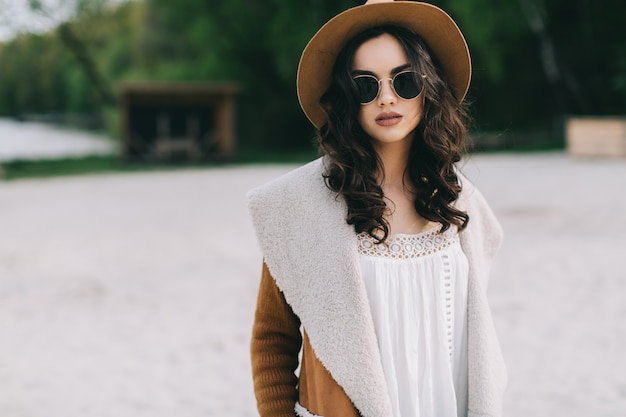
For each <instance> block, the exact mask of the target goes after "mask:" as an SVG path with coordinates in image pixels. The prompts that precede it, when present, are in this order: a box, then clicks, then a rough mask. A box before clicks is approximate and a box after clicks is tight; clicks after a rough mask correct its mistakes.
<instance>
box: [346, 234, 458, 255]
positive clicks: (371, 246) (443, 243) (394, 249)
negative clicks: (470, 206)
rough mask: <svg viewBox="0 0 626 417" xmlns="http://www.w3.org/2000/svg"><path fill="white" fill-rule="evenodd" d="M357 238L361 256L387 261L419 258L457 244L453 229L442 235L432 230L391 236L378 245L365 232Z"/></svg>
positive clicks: (456, 236) (456, 235)
mask: <svg viewBox="0 0 626 417" xmlns="http://www.w3.org/2000/svg"><path fill="white" fill-rule="evenodd" d="M357 237H358V250H359V253H360V254H361V255H365V256H376V257H380V258H387V259H415V258H421V257H424V256H428V255H432V254H433V253H436V252H438V251H440V250H442V249H445V248H447V247H448V246H450V245H453V244H455V243H457V242H459V235H458V233H457V230H456V228H454V227H450V228H449V229H448V230H446V231H445V232H443V233H441V232H440V229H439V228H434V229H431V230H427V231H425V232H422V233H417V234H397V235H391V236H389V237H388V238H387V241H386V242H384V243H380V244H379V243H376V239H374V238H373V237H371V236H370V235H369V234H367V233H366V232H361V233H359V234H358V235H357Z"/></svg>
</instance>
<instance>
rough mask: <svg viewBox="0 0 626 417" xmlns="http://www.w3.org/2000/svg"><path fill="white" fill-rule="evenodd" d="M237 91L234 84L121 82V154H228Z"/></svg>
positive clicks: (147, 157)
mask: <svg viewBox="0 0 626 417" xmlns="http://www.w3.org/2000/svg"><path fill="white" fill-rule="evenodd" d="M238 91H239V89H238V87H237V85H235V84H217V83H148V82H146V83H126V84H122V85H121V88H120V113H121V114H120V116H121V117H120V120H121V136H122V149H121V153H122V157H123V158H124V159H126V160H129V161H206V160H221V159H228V158H230V157H232V156H233V154H234V151H235V96H236V94H237V92H238Z"/></svg>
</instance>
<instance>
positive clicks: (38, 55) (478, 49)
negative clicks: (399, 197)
mask: <svg viewBox="0 0 626 417" xmlns="http://www.w3.org/2000/svg"><path fill="white" fill-rule="evenodd" d="M59 1H63V0H59ZM35 3H36V2H35ZM47 3H48V2H47ZM110 3H111V2H110V1H106V0H81V1H79V2H78V3H77V4H78V9H77V10H76V13H75V17H74V18H73V19H72V20H71V21H70V22H68V23H67V25H69V26H68V27H69V28H70V29H71V31H72V33H73V34H74V35H75V36H76V37H77V39H79V40H80V41H81V42H82V45H84V46H85V48H86V53H88V55H89V56H88V57H87V58H88V60H87V62H89V60H91V62H92V63H93V66H94V70H95V71H96V72H97V74H96V75H97V76H100V77H101V78H102V80H103V83H105V84H106V85H107V86H108V88H110V89H111V91H114V88H115V86H116V85H117V84H118V83H119V82H121V81H127V80H153V81H157V80H158V81H220V80H222V81H235V82H238V83H240V85H241V86H242V92H241V94H240V97H239V101H238V136H239V138H240V139H239V142H240V144H242V145H244V146H245V147H249V148H261V147H265V148H276V149H286V148H289V149H298V148H307V147H310V142H311V139H312V138H313V135H314V132H313V130H312V129H311V128H310V126H309V125H308V122H307V120H306V118H305V117H304V115H303V114H302V112H301V111H300V109H299V106H298V104H297V98H296V92H295V75H296V68H297V63H298V59H299V57H300V53H301V51H302V49H303V48H304V46H305V45H306V43H307V41H308V39H309V38H310V37H311V36H312V34H313V33H315V31H316V30H317V29H318V28H319V27H320V26H321V25H323V24H324V23H325V22H326V21H327V20H328V19H329V18H330V17H332V16H334V15H335V14H337V13H338V12H340V11H342V10H345V9H347V8H349V7H352V6H355V5H359V4H361V3H362V1H360V0H357V1H355V0H352V1H348V0H301V1H292V0H229V1H217V0H211V1H207V0H178V1H175V2H174V1H171V0H141V1H140V0H136V1H127V2H122V3H113V4H116V5H115V6H114V7H112V6H111V5H110ZM434 3H435V4H436V5H438V6H440V7H442V8H444V9H445V10H447V11H449V12H450V14H451V15H452V16H453V18H454V19H455V20H456V21H457V23H458V24H459V26H460V27H461V29H462V30H463V32H464V34H465V36H466V38H467V41H468V43H469V47H470V51H471V52H472V57H473V68H474V74H473V81H472V87H471V90H470V94H469V99H470V101H472V102H473V114H474V116H475V119H476V128H477V129H479V130H496V131H498V130H507V129H508V130H528V129H533V128H536V127H541V128H546V127H547V128H548V129H550V128H551V127H552V126H557V127H558V126H560V125H559V123H560V120H561V119H562V118H563V117H564V116H565V115H568V114H597V115H607V114H619V113H622V114H623V113H624V109H626V31H624V30H622V29H621V27H620V25H621V24H622V21H623V18H624V17H625V15H624V9H623V6H622V5H621V4H620V2H617V1H604V2H592V1H590V0H574V1H572V0H570V1H567V2H566V1H565V0H514V1H509V2H493V1H491V0H439V1H435V2H434ZM76 58H77V55H76V53H75V51H73V50H72V49H71V48H69V47H68V45H67V43H64V40H63V39H62V37H61V36H59V30H55V31H51V32H49V33H45V34H24V35H20V36H18V37H17V38H15V39H13V40H11V41H8V42H5V43H4V44H0V115H6V116H14V117H19V116H21V115H24V114H33V113H60V114H65V113H80V114H99V115H100V116H101V117H102V119H103V120H106V123H107V125H108V126H109V129H110V131H111V132H115V130H116V126H117V123H118V122H117V121H116V117H115V112H114V109H112V108H110V107H107V105H106V103H104V102H103V101H102V100H101V99H100V98H99V94H98V91H97V89H96V88H95V86H94V81H93V76H92V77H90V76H88V74H87V71H86V70H85V64H84V63H83V64H81V63H80V61H79V60H77V59H76Z"/></svg>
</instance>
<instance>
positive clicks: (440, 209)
mask: <svg viewBox="0 0 626 417" xmlns="http://www.w3.org/2000/svg"><path fill="white" fill-rule="evenodd" d="M383 34H389V35H391V36H393V37H394V38H396V39H397V40H398V41H399V42H400V44H401V45H402V48H403V50H404V52H405V54H406V56H407V58H408V60H409V63H410V64H411V67H412V69H413V70H414V71H416V72H417V73H418V74H425V75H426V78H425V86H424V92H423V93H422V94H424V95H425V97H424V108H423V111H422V120H421V121H420V123H419V125H418V126H417V129H416V133H415V139H414V140H413V143H412V145H411V149H410V151H409V152H410V154H409V158H408V164H407V167H406V173H407V178H408V181H410V188H411V190H414V195H415V200H414V206H415V210H416V211H417V213H418V214H420V215H421V216H422V217H424V218H425V219H427V220H430V221H433V222H438V223H441V224H442V226H443V227H442V231H445V230H447V229H448V228H449V227H450V225H455V226H457V227H458V228H459V229H460V230H461V229H463V228H464V227H465V226H466V225H467V222H468V221H469V216H468V215H467V213H465V212H463V211H460V210H458V209H457V208H455V207H454V205H453V203H454V201H455V200H456V199H457V198H458V196H459V193H460V191H461V185H460V183H459V179H458V177H457V174H456V171H455V163H456V162H458V161H459V160H460V159H461V154H462V152H463V151H464V149H465V138H466V135H467V128H466V121H467V113H466V111H465V109H464V107H463V105H462V104H459V100H458V98H457V97H456V96H455V94H454V92H453V90H452V88H451V87H450V86H449V84H448V83H447V82H446V81H445V78H444V76H443V73H442V71H441V69H440V66H439V64H438V63H437V62H436V59H435V57H434V55H432V54H431V52H430V51H429V49H428V46H427V45H426V44H425V43H424V42H423V41H422V39H421V38H420V37H419V36H417V35H416V34H414V33H413V32H411V31H409V30H407V29H405V28H401V27H396V26H380V27H376V28H372V29H368V30H366V31H364V32H362V33H360V34H359V35H357V36H356V37H354V38H353V39H351V40H350V41H349V42H348V43H347V44H346V46H345V47H344V48H343V49H342V51H341V53H340V54H339V56H338V57H337V61H336V62H335V65H334V68H333V79H332V83H331V86H330V87H329V89H328V90H327V91H326V93H325V94H324V95H323V96H322V98H321V99H320V104H321V106H322V109H323V110H324V112H325V113H326V120H327V122H326V124H325V125H324V126H322V127H321V129H320V130H319V132H318V141H319V148H320V153H321V154H323V155H326V156H327V159H328V162H329V163H328V165H327V169H326V173H325V179H326V184H327V186H328V187H329V188H330V189H331V190H333V191H335V192H337V193H338V194H339V195H341V196H342V197H343V198H344V199H345V201H346V204H347V206H348V215H347V218H346V221H347V222H348V224H352V225H354V228H355V230H356V231H357V232H367V233H368V234H369V235H370V236H372V237H374V238H376V239H377V240H378V241H379V242H383V241H385V240H386V239H387V237H388V236H389V224H388V223H387V221H386V220H385V218H384V214H385V211H386V210H387V205H386V204H385V201H384V195H383V191H382V188H381V186H380V184H379V183H378V182H377V180H376V175H377V174H378V173H380V172H382V162H381V160H380V158H379V157H378V154H377V153H376V151H375V150H374V147H373V145H372V140H371V138H370V137H369V136H368V135H367V134H366V133H365V131H364V130H363V129H362V127H361V125H360V124H359V122H358V114H359V111H360V107H361V104H360V103H359V100H358V97H357V91H356V86H355V84H354V81H353V80H352V61H353V58H354V54H355V53H356V50H357V49H358V48H359V46H361V45H362V44H363V43H364V42H366V41H368V40H370V39H374V38H377V37H379V36H381V35H383ZM381 233H382V236H381Z"/></svg>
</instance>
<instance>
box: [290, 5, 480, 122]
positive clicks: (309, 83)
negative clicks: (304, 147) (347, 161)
mask: <svg viewBox="0 0 626 417" xmlns="http://www.w3.org/2000/svg"><path fill="white" fill-rule="evenodd" d="M381 25H394V26H401V27H404V28H407V29H409V30H411V31H413V32H415V33H416V34H417V35H419V36H420V37H421V38H422V39H423V40H424V42H426V44H427V45H428V46H429V48H430V49H431V51H432V52H433V54H434V55H435V56H436V59H437V60H438V61H439V63H440V64H441V66H442V69H443V72H444V75H445V77H446V80H447V81H448V83H449V84H450V85H451V86H452V88H453V89H454V91H455V92H456V96H457V98H458V99H459V101H462V100H463V98H464V97H465V94H466V93H467V90H468V88H469V84H470V79H471V74H472V65H471V59H470V54H469V49H468V48H467V43H466V42H465V38H464V37H463V34H462V33H461V31H460V30H459V28H458V26H457V25H456V23H454V21H453V20H452V18H451V17H450V16H449V15H448V14H447V13H446V12H444V11H443V10H441V9H440V8H438V7H436V6H433V5H432V4H427V3H421V2H413V1H389V2H380V3H373V4H365V5H362V6H357V7H353V8H351V9H348V10H346V11H344V12H343V13H340V14H338V15H337V16H335V17H334V18H332V19H331V20H329V21H328V22H327V23H326V24H325V25H324V26H322V28H321V29H320V30H319V31H318V32H317V33H316V34H315V35H314V36H313V37H312V38H311V40H310V41H309V43H308V44H307V46H306V48H304V51H303V52H302V57H301V58H300V64H299V65H298V76H297V90H298V100H299V101H300V106H301V107H302V110H303V111H304V113H305V114H306V116H307V117H308V118H309V120H310V121H311V123H313V125H314V126H315V127H316V128H318V129H319V128H321V127H322V126H323V125H324V124H325V123H326V116H325V115H324V112H323V111H322V109H321V107H320V104H319V101H320V98H321V97H322V95H323V94H324V93H325V92H326V90H327V89H328V87H329V86H330V84H331V80H332V70H333V66H334V64H335V60H336V59H337V56H338V55H339V53H340V52H341V50H342V49H343V47H344V46H345V45H346V43H347V42H348V41H349V40H350V39H352V38H353V37H354V36H356V35H357V34H359V33H361V32H363V31H364V30H366V29H369V28H373V27H376V26H381Z"/></svg>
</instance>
